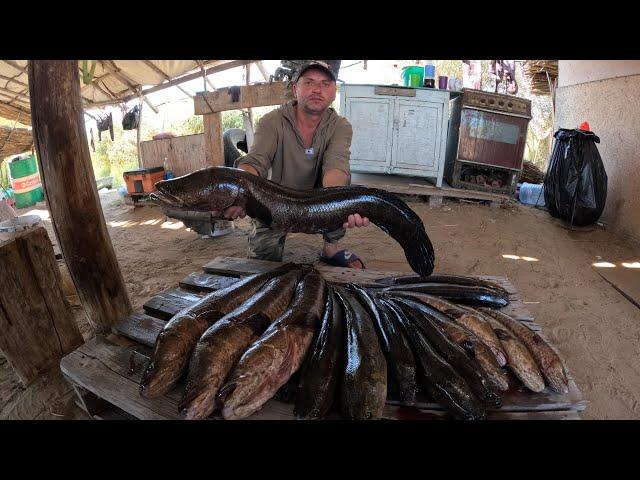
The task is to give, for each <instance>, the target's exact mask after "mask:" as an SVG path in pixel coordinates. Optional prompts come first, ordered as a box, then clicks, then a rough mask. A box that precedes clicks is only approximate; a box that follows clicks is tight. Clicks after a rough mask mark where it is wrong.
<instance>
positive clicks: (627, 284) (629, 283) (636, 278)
mask: <svg viewBox="0 0 640 480" xmlns="http://www.w3.org/2000/svg"><path fill="white" fill-rule="evenodd" d="M621 263H622V262H616V264H618V265H617V266H616V267H615V268H602V267H592V268H593V269H594V270H595V271H596V272H598V274H599V275H600V276H601V277H602V278H604V279H605V280H606V281H607V282H609V283H610V284H611V285H612V286H613V288H615V289H616V290H617V291H618V292H620V293H621V294H622V295H623V296H624V297H625V298H626V299H627V300H629V301H630V302H631V303H633V304H634V305H635V306H636V307H638V308H640V268H626V267H624V266H622V265H621Z"/></svg>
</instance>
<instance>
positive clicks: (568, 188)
mask: <svg viewBox="0 0 640 480" xmlns="http://www.w3.org/2000/svg"><path fill="white" fill-rule="evenodd" d="M554 137H555V139H556V143H555V145H554V146H553V153H552V154H551V161H550V162H549V167H548V169H547V175H546V177H545V180H544V201H545V204H546V205H547V208H548V209H549V213H550V214H551V215H552V216H554V217H557V218H561V219H563V220H566V221H567V222H569V223H570V224H571V225H575V226H585V225H591V224H593V223H595V222H596V221H597V220H598V219H599V218H600V215H602V211H603V210H604V206H605V203H606V201H607V172H606V171H605V169H604V165H603V163H602V158H600V153H599V152H598V147H597V146H596V143H600V138H598V137H597V136H596V135H595V134H594V133H593V132H589V131H585V130H577V129H575V130H570V129H566V128H561V129H560V130H558V131H557V132H556V133H555V135H554Z"/></svg>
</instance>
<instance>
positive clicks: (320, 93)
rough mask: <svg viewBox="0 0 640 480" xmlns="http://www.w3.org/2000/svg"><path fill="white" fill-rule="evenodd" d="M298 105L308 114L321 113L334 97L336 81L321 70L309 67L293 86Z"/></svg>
mask: <svg viewBox="0 0 640 480" xmlns="http://www.w3.org/2000/svg"><path fill="white" fill-rule="evenodd" d="M293 94H294V95H295V96H296V99H297V100H298V106H300V107H302V109H303V110H304V111H305V112H307V113H310V114H316V115H318V114H321V113H322V112H324V111H325V110H326V109H327V108H328V107H329V105H331V103H332V102H333V101H334V100H335V99H336V82H334V81H333V80H332V79H331V77H329V75H327V74H326V73H325V72H323V71H322V70H316V69H314V68H310V69H309V70H307V71H306V72H304V74H302V76H301V77H300V78H299V79H298V82H297V83H296V84H295V85H294V86H293Z"/></svg>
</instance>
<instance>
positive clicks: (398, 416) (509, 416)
mask: <svg viewBox="0 0 640 480" xmlns="http://www.w3.org/2000/svg"><path fill="white" fill-rule="evenodd" d="M382 418H383V419H385V420H414V421H415V420H449V419H450V418H451V417H450V415H449V414H448V413H446V412H445V411H443V410H428V409H417V408H412V407H397V406H392V405H387V406H386V407H385V409H384V412H383V416H382ZM487 420H580V415H579V414H578V412H576V411H575V410H547V411H535V412H499V411H495V412H487Z"/></svg>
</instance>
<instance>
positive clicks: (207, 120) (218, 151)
mask: <svg viewBox="0 0 640 480" xmlns="http://www.w3.org/2000/svg"><path fill="white" fill-rule="evenodd" d="M203 123H204V151H205V155H206V158H207V165H211V166H212V167H220V166H221V167H223V166H224V147H223V145H222V113H221V112H215V113H207V114H206V115H203Z"/></svg>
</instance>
